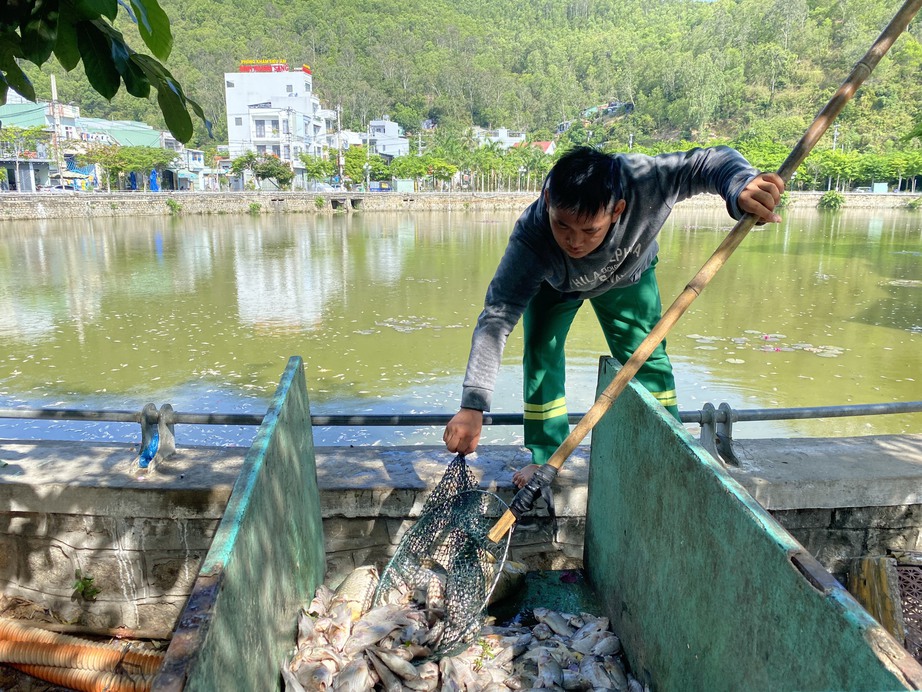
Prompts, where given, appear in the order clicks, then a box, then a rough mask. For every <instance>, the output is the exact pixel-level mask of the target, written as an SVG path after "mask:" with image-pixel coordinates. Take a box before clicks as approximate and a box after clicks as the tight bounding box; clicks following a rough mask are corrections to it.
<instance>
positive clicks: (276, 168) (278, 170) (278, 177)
mask: <svg viewBox="0 0 922 692" xmlns="http://www.w3.org/2000/svg"><path fill="white" fill-rule="evenodd" d="M253 173H254V175H256V178H257V180H260V181H262V180H274V181H275V183H276V185H278V187H279V189H282V190H288V189H290V188H291V181H292V180H294V177H295V173H294V171H293V170H292V168H291V165H290V164H288V163H286V162H285V161H282V160H281V159H279V157H278V156H275V155H267V156H262V157H259V158H257V160H256V163H255V164H254V165H253Z"/></svg>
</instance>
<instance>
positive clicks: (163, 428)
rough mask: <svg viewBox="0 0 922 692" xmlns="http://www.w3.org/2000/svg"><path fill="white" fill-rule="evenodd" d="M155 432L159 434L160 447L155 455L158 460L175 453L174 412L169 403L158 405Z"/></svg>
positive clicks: (167, 457)
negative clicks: (158, 413) (158, 415)
mask: <svg viewBox="0 0 922 692" xmlns="http://www.w3.org/2000/svg"><path fill="white" fill-rule="evenodd" d="M157 432H158V433H159V434H160V448H159V449H158V450H157V457H158V461H163V460H164V459H169V458H170V457H171V456H173V455H174V454H175V453H176V412H175V411H173V407H172V406H171V405H170V404H164V405H163V406H161V407H160V420H159V421H158V423H157Z"/></svg>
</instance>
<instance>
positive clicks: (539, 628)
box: [531, 622, 554, 641]
mask: <svg viewBox="0 0 922 692" xmlns="http://www.w3.org/2000/svg"><path fill="white" fill-rule="evenodd" d="M531 633H532V636H533V637H534V638H535V639H538V640H539V641H544V640H545V639H550V638H551V636H552V635H553V634H554V631H553V630H552V629H551V628H550V627H549V626H548V624H547V623H545V622H539V623H538V624H537V625H535V626H534V627H533V628H532V630H531Z"/></svg>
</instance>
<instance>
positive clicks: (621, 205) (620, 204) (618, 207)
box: [611, 199, 627, 223]
mask: <svg viewBox="0 0 922 692" xmlns="http://www.w3.org/2000/svg"><path fill="white" fill-rule="evenodd" d="M626 207H627V202H625V201H624V200H623V199H619V200H618V201H617V202H615V208H614V209H612V210H611V222H612V223H614V222H615V221H617V220H618V217H619V216H621V214H623V213H624V210H625V208H626Z"/></svg>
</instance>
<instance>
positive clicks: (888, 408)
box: [0, 401, 922, 465]
mask: <svg viewBox="0 0 922 692" xmlns="http://www.w3.org/2000/svg"><path fill="white" fill-rule="evenodd" d="M920 412H922V401H902V402H891V403H884V404H855V405H848V406H811V407H804V408H755V409H742V410H740V409H734V408H732V407H731V406H730V405H729V404H727V403H722V404H720V405H719V406H717V407H715V406H714V405H713V404H710V403H707V404H705V405H704V407H703V408H702V409H700V410H697V411H680V412H679V420H680V421H681V422H682V423H693V424H694V423H697V424H699V425H700V426H701V433H700V441H701V444H702V446H703V447H704V448H705V449H707V450H708V451H709V452H710V453H711V454H712V455H714V457H715V458H717V459H718V460H721V461H724V462H726V463H729V464H734V465H738V461H737V459H736V456H735V455H734V453H733V448H732V443H733V425H734V424H735V423H743V422H755V421H771V420H775V421H777V420H806V419H816V418H842V417H848V416H876V415H893V414H901V413H920ZM452 415H453V414H450V413H445V414H439V413H401V414H356V415H352V414H316V415H312V416H311V425H313V426H316V427H373V426H385V427H427V426H442V425H446V424H447V423H448V421H450V420H451V418H452ZM583 415H584V414H582V413H571V414H569V415H568V419H569V422H570V424H571V425H572V424H576V423H578V422H579V421H580V420H581V419H582V417H583ZM264 416H265V414H261V413H182V412H179V411H174V410H173V407H172V406H171V405H170V404H164V405H163V406H161V407H160V409H157V407H156V406H155V405H154V404H147V405H146V406H145V407H144V408H143V409H141V410H140V411H119V410H104V409H72V408H16V409H0V418H10V419H29V420H74V421H94V422H111V423H135V424H139V425H140V426H141V447H140V448H141V450H145V449H148V448H149V446H150V445H151V444H152V443H156V447H157V449H158V450H160V452H161V454H163V455H168V454H171V453H172V452H174V451H175V450H176V439H175V425H176V424H183V425H237V426H255V425H261V424H262V422H263V418H264ZM523 422H524V415H523V414H521V413H485V414H484V417H483V423H484V425H522V424H523Z"/></svg>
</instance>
